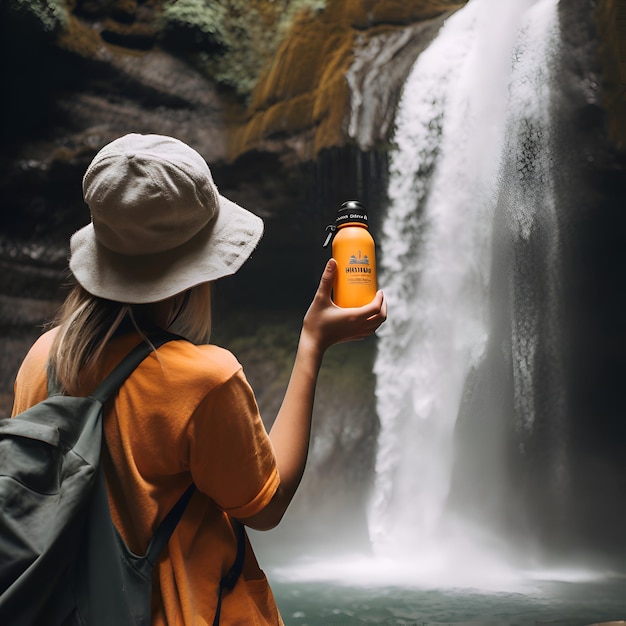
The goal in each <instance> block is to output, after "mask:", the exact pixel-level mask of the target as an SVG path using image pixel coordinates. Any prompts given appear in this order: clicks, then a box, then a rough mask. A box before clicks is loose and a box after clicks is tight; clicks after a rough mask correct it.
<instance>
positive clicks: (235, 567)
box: [213, 518, 246, 626]
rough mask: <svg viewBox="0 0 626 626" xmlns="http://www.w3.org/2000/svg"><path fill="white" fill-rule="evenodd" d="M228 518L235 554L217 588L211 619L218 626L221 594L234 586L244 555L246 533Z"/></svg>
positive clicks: (236, 521)
mask: <svg viewBox="0 0 626 626" xmlns="http://www.w3.org/2000/svg"><path fill="white" fill-rule="evenodd" d="M229 519H230V524H231V526H232V527H233V530H234V531H235V537H237V555H236V556H235V562H234V563H233V564H232V566H231V568H230V569H229V570H228V572H226V574H224V576H222V579H221V580H220V586H219V588H218V590H217V609H216V610H215V619H214V620H213V626H218V624H219V623H220V613H221V612H222V594H223V593H224V589H226V590H228V591H230V590H231V589H232V588H233V587H234V586H235V583H236V582H237V580H238V579H239V576H240V575H241V570H242V569H243V562H244V560H245V556H246V533H245V528H244V525H243V524H242V523H241V522H240V521H239V520H236V519H232V518H229Z"/></svg>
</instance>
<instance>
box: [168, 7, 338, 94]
mask: <svg viewBox="0 0 626 626" xmlns="http://www.w3.org/2000/svg"><path fill="white" fill-rule="evenodd" d="M325 6H326V0H219V1H216V0H170V1H168V2H166V3H165V4H164V7H163V13H162V25H161V29H162V40H163V42H164V44H165V45H167V46H169V47H170V48H173V49H176V50H178V51H179V52H182V53H184V54H187V55H189V57H190V60H191V61H193V62H194V64H195V65H196V66H197V67H199V68H200V69H201V70H202V71H203V72H205V73H206V74H207V75H209V76H211V77H212V78H213V79H215V80H216V81H218V82H220V83H222V84H225V85H228V86H230V87H232V88H233V89H234V90H235V91H236V92H237V93H239V94H241V95H245V96H247V95H248V94H250V93H251V91H252V89H253V88H254V86H255V85H256V83H257V81H258V79H259V76H260V74H261V72H262V70H263V67H264V66H265V63H266V62H267V60H268V59H270V58H271V57H272V56H273V54H274V53H275V52H276V50H277V48H278V46H279V45H280V42H281V41H282V39H283V38H284V36H285V34H286V33H287V32H288V31H289V28H290V26H291V24H292V23H293V22H294V20H295V19H297V17H298V16H299V15H301V14H302V12H305V11H314V12H318V11H322V10H323V9H324V8H325Z"/></svg>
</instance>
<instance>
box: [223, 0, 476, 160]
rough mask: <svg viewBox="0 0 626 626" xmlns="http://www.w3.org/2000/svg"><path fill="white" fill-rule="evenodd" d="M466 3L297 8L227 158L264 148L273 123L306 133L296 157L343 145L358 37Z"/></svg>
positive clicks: (331, 3) (425, 0) (339, 1)
mask: <svg viewBox="0 0 626 626" xmlns="http://www.w3.org/2000/svg"><path fill="white" fill-rule="evenodd" d="M465 2H466V0H454V1H453V0H421V1H418V2H406V0H328V1H327V3H326V8H325V10H324V11H322V12H320V13H317V14H315V15H313V14H311V13H310V12H309V13H306V12H305V13H303V14H302V15H300V16H299V19H296V20H294V22H293V24H292V26H291V29H290V31H289V33H288V34H287V36H286V38H285V39H284V40H283V42H282V44H281V45H280V46H279V48H278V50H277V52H276V54H275V55H274V57H273V59H272V60H271V62H270V63H268V64H267V66H266V68H265V71H264V73H263V74H262V75H261V78H260V80H259V82H258V83H257V85H256V87H255V89H254V91H253V93H252V97H251V101H250V105H249V107H248V111H247V119H246V120H244V122H243V126H242V127H241V128H239V129H236V130H235V131H234V133H233V135H232V137H231V143H230V153H231V158H233V159H234V158H236V157H237V156H238V155H239V154H243V153H244V152H245V151H247V150H250V149H253V148H256V149H268V147H269V143H271V139H272V136H273V135H275V134H276V133H277V130H278V128H279V127H280V132H282V133H285V134H291V133H297V132H300V131H301V130H302V131H308V132H307V137H306V139H303V141H300V142H297V145H298V149H299V150H300V154H299V155H298V156H299V157H300V158H301V159H303V160H307V159H311V158H314V156H315V155H316V154H317V153H319V152H320V151H321V150H323V149H324V148H328V147H331V146H337V145H343V144H345V143H346V141H347V129H346V125H347V123H348V122H347V119H348V116H347V112H349V108H350V98H351V91H350V85H349V84H348V81H347V78H346V75H347V73H348V72H349V70H350V67H351V65H352V63H353V61H354V55H355V49H356V46H357V42H361V43H363V40H364V38H365V39H367V38H368V37H371V36H378V35H380V33H381V32H382V31H386V32H390V31H392V30H394V29H398V28H405V27H407V26H408V25H410V24H412V23H415V22H420V21H422V20H429V19H432V18H434V17H436V16H438V15H441V14H442V13H444V12H446V11H450V10H453V9H458V8H460V7H461V6H463V5H464V4H465ZM278 120H280V123H279V122H278Z"/></svg>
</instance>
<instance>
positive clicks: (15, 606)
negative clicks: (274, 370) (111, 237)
mask: <svg viewBox="0 0 626 626" xmlns="http://www.w3.org/2000/svg"><path fill="white" fill-rule="evenodd" d="M172 339H179V337H176V336H174V335H170V334H166V333H164V334H162V335H159V336H158V337H153V338H151V341H152V343H153V345H154V347H155V348H158V347H159V346H161V345H162V344H164V343H165V342H167V341H170V340H172ZM151 350H152V348H151V347H150V346H149V345H148V344H147V343H144V342H142V343H141V344H140V345H138V346H137V347H136V348H135V349H133V350H132V351H131V352H130V354H128V355H127V356H126V357H125V358H124V360H123V361H122V362H121V363H120V364H119V365H118V366H117V367H116V368H115V369H114V370H113V372H112V373H111V374H110V375H109V376H108V377H107V378H106V380H105V381H104V382H102V383H101V384H100V385H99V386H98V388H97V389H96V390H95V391H94V392H93V393H92V394H91V396H89V397H87V398H78V397H72V396H65V395H49V397H48V398H47V399H46V400H44V401H43V402H40V403H39V404H37V405H35V406H33V407H31V408H30V409H28V410H27V411H25V412H24V413H21V414H20V415H17V416H15V417H14V418H13V419H2V420H0V506H1V510H2V513H1V516H0V624H11V625H12V626H39V625H43V624H45V625H46V626H111V625H112V624H115V625H116V626H126V625H128V626H131V625H132V626H149V625H150V599H151V593H152V582H151V579H152V569H153V566H154V564H155V563H156V560H157V558H158V556H159V554H160V553H161V550H162V549H163V548H164V547H165V545H166V544H167V542H168V541H169V538H170V535H171V534H172V532H173V530H174V528H175V527H176V524H177V523H178V521H179V519H180V518H181V516H182V514H183V512H184V510H185V507H186V506H187V503H188V501H189V499H190V498H191V496H192V495H193V492H194V490H195V486H194V485H193V484H191V485H190V486H189V487H188V489H187V490H186V491H185V493H184V494H183V495H182V496H181V498H180V499H179V501H178V502H177V503H176V504H175V505H174V507H173V508H172V510H171V511H170V512H169V513H168V515H167V516H166V517H165V519H164V520H163V521H162V523H161V525H160V526H159V528H158V529H157V531H156V533H155V535H154V537H153V539H152V541H151V543H150V545H149V547H148V549H147V551H146V554H145V555H143V556H138V555H135V554H133V553H132V552H131V551H130V550H129V549H128V547H127V546H126V544H125V543H124V540H123V539H122V537H121V536H120V535H119V533H118V532H117V530H116V528H115V526H114V524H113V522H112V520H111V514H110V510H109V502H108V497H107V492H106V485H105V481H104V473H103V470H102V466H101V464H100V452H101V446H102V439H103V437H102V409H103V404H104V403H105V402H106V400H107V399H108V398H109V397H110V396H111V395H112V394H113V393H114V392H116V391H117V389H118V388H119V387H120V386H121V385H122V383H123V382H124V381H125V380H126V378H127V377H128V376H129V375H130V374H131V373H132V372H133V370H134V369H135V368H136V367H137V366H138V365H139V363H141V361H142V360H143V359H144V358H145V357H146V356H147V355H148V354H149V353H150V352H151ZM233 527H234V528H235V531H236V534H237V537H238V549H237V559H236V561H235V564H234V565H233V568H231V570H230V571H229V572H228V574H227V575H226V576H225V577H224V578H223V579H222V581H221V582H220V585H219V588H218V590H217V594H218V610H217V614H216V616H215V621H214V624H217V623H218V621H219V609H220V601H221V596H222V592H223V590H224V589H230V588H232V587H233V586H234V584H235V582H236V581H237V578H238V576H239V574H240V572H241V568H242V566H243V558H244V551H245V549H244V541H243V535H244V530H243V526H242V525H241V524H239V523H236V522H234V521H233Z"/></svg>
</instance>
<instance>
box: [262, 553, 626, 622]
mask: <svg viewBox="0 0 626 626" xmlns="http://www.w3.org/2000/svg"><path fill="white" fill-rule="evenodd" d="M324 571H325V574H324V573H323V572H324ZM365 571H366V568H365V567H364V566H363V565H359V564H357V565H356V567H353V568H352V573H350V569H349V568H343V569H342V568H341V566H340V565H339V564H337V563H332V562H327V563H326V566H324V564H323V563H321V562H317V563H308V564H305V565H299V566H288V567H277V568H275V569H268V571H267V573H268V576H269V578H270V581H271V583H272V589H273V590H274V595H275V596H276V600H277V603H278V606H279V608H280V611H281V614H282V616H283V619H284V621H285V624H286V625H287V626H291V625H294V626H305V625H307V626H318V625H319V626H322V625H323V626H339V625H348V624H390V625H391V624H397V625H402V624H404V625H407V626H408V625H416V626H417V625H419V626H426V625H435V624H438V625H441V624H472V625H475V626H478V625H486V626H487V625H493V626H496V625H498V626H539V625H541V626H544V625H545V626H547V625H551V626H587V625H590V624H598V623H600V622H617V623H620V624H624V625H625V626H626V621H622V620H626V577H624V576H620V575H609V576H607V575H599V574H597V573H593V572H584V571H569V572H567V571H553V572H550V571H543V572H526V573H524V574H523V575H519V576H518V577H517V578H516V579H515V580H514V579H513V578H512V577H507V576H506V575H504V576H503V577H502V582H501V584H500V585H499V584H498V581H497V576H496V577H493V576H491V577H488V578H485V577H484V576H483V575H482V573H481V572H476V581H477V583H480V584H481V586H482V588H473V587H472V586H471V585H468V583H467V579H465V583H464V586H446V587H444V586H442V585H441V581H440V580H438V581H437V584H432V585H428V583H427V581H425V580H424V579H423V578H422V579H420V580H419V581H418V582H417V583H416V584H408V582H407V584H406V585H402V584H398V583H389V584H374V583H373V580H375V579H376V575H375V572H372V570H371V568H369V572H368V574H367V576H365V575H363V573H364V572H365ZM396 573H398V574H401V572H396ZM380 574H381V577H380V578H381V580H386V581H390V580H392V579H391V577H390V572H389V571H388V570H387V568H386V565H384V564H383V565H382V566H381V572H380ZM368 578H369V581H368ZM435 578H436V577H435Z"/></svg>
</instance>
